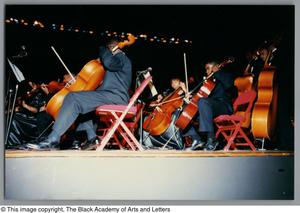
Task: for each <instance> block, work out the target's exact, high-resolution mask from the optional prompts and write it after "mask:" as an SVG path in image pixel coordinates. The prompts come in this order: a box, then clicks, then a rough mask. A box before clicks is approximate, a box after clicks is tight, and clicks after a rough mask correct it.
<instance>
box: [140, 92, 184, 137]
mask: <svg viewBox="0 0 300 213" xmlns="http://www.w3.org/2000/svg"><path fill="white" fill-rule="evenodd" d="M181 93H182V88H181V87H180V88H178V89H177V90H175V91H174V92H172V93H171V94H169V95H168V96H166V97H164V98H163V99H162V101H161V103H159V104H158V105H159V108H158V107H156V108H155V109H154V111H153V112H152V113H151V114H150V115H149V116H148V117H147V118H146V119H145V121H144V122H143V129H144V130H145V131H147V132H149V134H150V135H153V136H157V135H161V134H163V133H164V132H165V131H166V130H167V129H168V127H169V126H170V124H171V121H172V114H173V113H174V112H175V111H176V109H177V108H179V107H181V106H182V105H183V97H181Z"/></svg>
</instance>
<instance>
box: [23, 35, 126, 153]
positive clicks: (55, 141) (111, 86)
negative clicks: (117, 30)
mask: <svg viewBox="0 0 300 213" xmlns="http://www.w3.org/2000/svg"><path fill="white" fill-rule="evenodd" d="M118 43H119V42H118V41H117V40H115V39H113V40H110V41H109V42H107V44H106V47H104V46H101V47H100V48H99V60H101V63H102V65H103V66H104V68H105V70H106V73H105V77H104V79H103V83H102V85H101V86H100V87H98V88H97V89H96V90H95V91H78V92H70V93H68V94H67V95H66V97H65V99H64V101H63V104H62V106H61V108H60V110H59V113H58V116H57V118H56V121H55V123H54V125H53V128H52V131H51V133H50V134H49V135H48V137H47V138H46V139H45V140H44V141H42V142H40V143H39V144H28V148H30V149H37V150H42V149H52V148H57V147H58V145H59V143H60V137H61V136H62V135H63V134H64V133H65V132H66V131H67V130H68V129H69V127H70V126H71V125H72V124H73V123H74V122H75V120H76V119H77V118H78V116H79V115H81V114H82V115H86V114H88V113H89V112H93V111H94V110H95V109H96V108H97V107H98V106H101V105H106V104H123V105H124V104H128V101H129V95H128V90H129V87H130V84H131V78H132V70H131V69H132V66H131V61H130V59H129V58H128V57H127V56H126V55H125V53H124V52H123V51H122V50H120V49H116V50H114V48H115V47H116V46H117V45H118ZM113 50H114V51H113ZM80 125H81V128H80V129H81V130H83V129H84V130H85V131H86V133H87V142H86V143H85V145H84V146H83V147H82V149H95V148H96V145H97V144H98V143H99V139H98V137H97V136H96V132H95V129H94V125H93V122H92V120H91V119H90V120H86V121H83V122H82V123H81V124H80Z"/></svg>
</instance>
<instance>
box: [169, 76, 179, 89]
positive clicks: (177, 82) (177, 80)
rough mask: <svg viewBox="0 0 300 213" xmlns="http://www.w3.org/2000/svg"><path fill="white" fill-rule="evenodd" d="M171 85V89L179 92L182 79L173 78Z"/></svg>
mask: <svg viewBox="0 0 300 213" xmlns="http://www.w3.org/2000/svg"><path fill="white" fill-rule="evenodd" d="M170 83H171V87H172V88H173V89H174V90H177V89H178V88H179V87H180V79H179V78H172V79H171V80H170Z"/></svg>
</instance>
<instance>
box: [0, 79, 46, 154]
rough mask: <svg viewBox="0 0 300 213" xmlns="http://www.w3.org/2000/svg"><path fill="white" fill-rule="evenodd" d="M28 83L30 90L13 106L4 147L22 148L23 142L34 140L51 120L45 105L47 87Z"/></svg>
mask: <svg viewBox="0 0 300 213" xmlns="http://www.w3.org/2000/svg"><path fill="white" fill-rule="evenodd" d="M28 84H29V85H30V87H31V88H30V91H28V92H27V94H26V96H25V97H22V98H21V97H20V99H19V102H20V104H19V106H17V107H16V108H15V113H14V115H13V118H12V122H11V125H10V131H9V134H8V139H7V143H6V144H5V148H6V149H23V145H24V144H27V143H29V142H32V141H35V140H36V139H37V138H38V137H39V135H40V134H41V133H43V132H44V130H46V129H47V127H48V126H49V124H50V123H51V121H52V118H51V116H50V115H49V114H47V113H46V107H45V106H46V103H47V102H48V100H49V99H50V93H49V90H48V88H47V87H45V86H43V84H42V85H41V86H40V87H38V85H37V84H35V83H34V82H29V83H28Z"/></svg>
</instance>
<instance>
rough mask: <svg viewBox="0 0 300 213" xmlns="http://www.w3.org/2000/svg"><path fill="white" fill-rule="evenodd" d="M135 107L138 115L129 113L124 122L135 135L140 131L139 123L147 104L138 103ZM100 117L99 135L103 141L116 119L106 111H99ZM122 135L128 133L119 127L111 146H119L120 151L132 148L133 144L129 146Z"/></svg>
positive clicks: (111, 140) (110, 143)
mask: <svg viewBox="0 0 300 213" xmlns="http://www.w3.org/2000/svg"><path fill="white" fill-rule="evenodd" d="M135 106H136V113H132V112H130V111H129V113H128V114H127V115H126V116H125V118H124V120H123V122H124V123H125V125H126V126H127V127H128V129H129V130H130V131H131V132H132V134H135V132H136V130H137V129H138V122H139V121H140V118H141V114H142V111H143V109H144V107H145V104H144V103H138V104H136V105H135ZM98 115H99V116H100V124H102V125H101V126H99V127H98V128H97V134H98V137H99V138H100V139H102V138H104V136H105V134H106V133H107V132H108V130H109V129H110V126H111V125H112V124H113V122H114V120H115V118H114V117H113V115H112V114H111V113H107V112H106V111H99V112H98ZM122 134H124V135H125V134H126V133H124V130H123V129H122V128H121V127H119V128H118V129H117V130H116V132H115V133H114V134H113V136H112V137H111V138H110V140H109V145H111V146H112V147H115V146H118V147H119V148H120V149H126V148H131V146H132V143H130V142H129V144H131V146H129V144H128V142H127V141H126V140H125V139H124V137H122ZM107 145H108V144H107ZM133 147H134V145H133Z"/></svg>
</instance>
